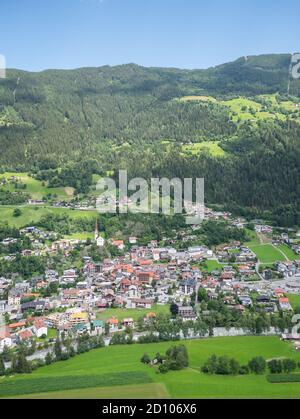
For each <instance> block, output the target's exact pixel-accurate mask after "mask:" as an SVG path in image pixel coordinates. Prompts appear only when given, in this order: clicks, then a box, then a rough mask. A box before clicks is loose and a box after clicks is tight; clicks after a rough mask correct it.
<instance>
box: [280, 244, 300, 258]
mask: <svg viewBox="0 0 300 419" xmlns="http://www.w3.org/2000/svg"><path fill="white" fill-rule="evenodd" d="M278 249H280V250H281V251H282V252H283V253H284V254H285V256H286V257H287V258H288V259H289V260H291V261H293V260H297V259H300V256H299V255H297V253H295V252H294V251H293V250H292V249H291V248H289V247H288V246H287V245H285V244H281V245H280V246H278Z"/></svg>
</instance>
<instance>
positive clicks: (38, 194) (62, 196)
mask: <svg viewBox="0 0 300 419" xmlns="http://www.w3.org/2000/svg"><path fill="white" fill-rule="evenodd" d="M13 176H14V177H15V178H16V179H17V181H18V182H20V183H23V184H25V185H26V186H27V187H26V189H25V190H24V192H27V193H28V194H29V195H30V196H31V198H32V199H38V200H40V199H42V198H43V196H46V195H48V194H52V195H54V194H55V195H57V199H58V200H65V201H68V200H70V199H72V198H73V194H74V189H73V188H48V187H47V186H45V185H43V182H41V181H39V180H36V179H34V178H32V177H30V176H29V175H28V174H26V173H15V172H5V173H4V174H0V179H1V178H5V179H6V180H9V179H10V178H11V177H13ZM4 189H5V190H8V191H10V192H13V191H14V190H15V189H14V186H13V185H12V184H10V183H8V184H7V186H5V187H4Z"/></svg>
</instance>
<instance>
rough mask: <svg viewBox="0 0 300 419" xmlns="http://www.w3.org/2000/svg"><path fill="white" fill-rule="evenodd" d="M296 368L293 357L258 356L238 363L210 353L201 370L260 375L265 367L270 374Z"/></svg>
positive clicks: (286, 371)
mask: <svg viewBox="0 0 300 419" xmlns="http://www.w3.org/2000/svg"><path fill="white" fill-rule="evenodd" d="M299 367H300V363H299ZM296 368H297V362H296V361H295V360H293V359H286V358H285V359H272V360H270V361H268V362H267V361H266V360H265V359H264V358H263V357H261V356H258V357H255V358H253V359H251V360H250V361H249V362H248V364H247V365H240V363H239V362H238V361H237V360H236V359H234V358H229V357H228V356H219V357H218V356H216V355H212V356H211V357H210V358H209V359H208V360H207V361H206V362H205V363H204V365H203V366H202V368H201V371H202V372H203V373H204V374H210V375H246V374H250V373H253V374H257V375H262V374H264V373H265V372H266V370H267V369H268V370H269V371H270V373H271V374H281V373H283V372H284V373H287V374H290V373H291V372H293V371H295V370H296Z"/></svg>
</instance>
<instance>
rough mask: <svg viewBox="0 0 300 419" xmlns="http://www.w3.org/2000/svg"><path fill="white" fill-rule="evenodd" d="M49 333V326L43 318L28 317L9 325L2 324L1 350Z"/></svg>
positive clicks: (0, 327)
mask: <svg viewBox="0 0 300 419" xmlns="http://www.w3.org/2000/svg"><path fill="white" fill-rule="evenodd" d="M47 334H48V327H47V324H46V322H45V320H44V319H43V318H40V317H28V318H27V319H26V320H20V321H18V322H16V323H10V324H9V325H8V326H6V325H3V324H2V326H0V352H3V350H4V348H8V349H10V348H12V347H14V346H17V345H19V344H20V343H22V342H27V341H31V340H33V339H35V338H39V339H41V338H43V337H46V336H47Z"/></svg>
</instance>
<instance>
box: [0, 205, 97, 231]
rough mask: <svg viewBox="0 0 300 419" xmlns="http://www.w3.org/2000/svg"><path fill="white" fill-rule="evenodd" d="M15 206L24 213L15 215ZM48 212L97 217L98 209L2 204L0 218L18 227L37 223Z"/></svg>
mask: <svg viewBox="0 0 300 419" xmlns="http://www.w3.org/2000/svg"><path fill="white" fill-rule="evenodd" d="M15 208H20V210H21V211H22V215H21V216H20V217H14V216H13V212H14V209H15ZM47 214H67V215H69V216H70V217H71V218H73V219H74V218H92V217H93V218H96V216H97V212H96V211H80V210H74V211H73V210H69V209H67V208H51V207H46V206H45V207H43V206H41V207H40V206H39V207H33V206H31V205H24V206H18V207H14V206H0V220H1V222H7V223H8V224H9V225H12V226H15V227H17V228H22V227H24V226H26V225H29V224H35V223H36V222H38V221H39V220H40V219H41V218H42V217H43V216H45V215H47Z"/></svg>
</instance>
